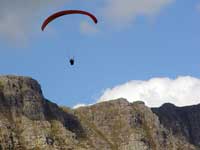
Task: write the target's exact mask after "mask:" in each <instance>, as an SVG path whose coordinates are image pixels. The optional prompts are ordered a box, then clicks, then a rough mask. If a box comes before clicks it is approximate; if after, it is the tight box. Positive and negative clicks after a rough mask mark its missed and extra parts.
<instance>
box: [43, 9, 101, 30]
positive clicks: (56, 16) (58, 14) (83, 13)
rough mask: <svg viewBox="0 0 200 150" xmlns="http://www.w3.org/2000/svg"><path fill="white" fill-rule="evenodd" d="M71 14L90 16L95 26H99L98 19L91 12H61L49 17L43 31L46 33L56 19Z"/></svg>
mask: <svg viewBox="0 0 200 150" xmlns="http://www.w3.org/2000/svg"><path fill="white" fill-rule="evenodd" d="M70 14H82V15H86V16H89V17H90V18H91V19H92V20H93V21H94V23H95V24H97V22H98V20H97V18H96V17H95V16H94V15H93V14H91V13H89V12H86V11H82V10H64V11H60V12H57V13H55V14H53V15H51V16H49V17H48V18H47V19H46V20H45V21H44V22H43V24H42V27H41V29H42V31H44V29H45V27H46V26H47V25H48V24H49V23H50V22H51V21H53V20H54V19H56V18H59V17H61V16H64V15H70Z"/></svg>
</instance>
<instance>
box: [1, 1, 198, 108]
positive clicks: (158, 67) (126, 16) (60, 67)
mask: <svg viewBox="0 0 200 150" xmlns="http://www.w3.org/2000/svg"><path fill="white" fill-rule="evenodd" d="M45 1H46V2H45ZM45 1H44V2H40V1H39V0H34V2H33V0H32V2H25V1H24V0H19V1H18V4H17V5H16V4H15V2H14V3H11V2H6V1H4V0H3V2H2V1H0V7H4V8H7V9H5V10H2V9H1V11H0V13H1V15H0V52H1V55H0V68H1V70H0V74H15V75H22V76H31V77H32V78H34V79H36V80H38V81H39V82H40V84H41V86H42V90H43V93H44V95H45V97H46V98H48V99H50V100H51V101H53V102H56V103H58V104H59V105H66V106H70V107H72V106H74V105H76V104H78V103H86V104H90V103H94V102H95V101H96V100H97V99H98V98H99V97H100V96H101V95H102V94H103V92H104V90H106V89H107V88H112V87H115V86H116V85H120V84H124V83H126V82H128V81H131V80H149V79H151V78H158V77H168V78H171V79H176V78H177V77H178V76H192V77H194V78H197V79H199V78H200V59H199V55H200V42H199V41H200V28H199V27H200V7H199V6H200V1H199V0H192V1H184V2H183V1H180V0H142V1H140V2H139V0H135V1H130V0H124V3H125V4H121V3H122V2H119V0H107V1H104V0H103V1H98V0H97V1H74V2H73V1H63V0H62V1H61V2H59V3H57V1H56V2H54V1H50V2H48V1H47V0H45ZM1 3H2V5H1ZM133 5H134V7H132V6H133ZM24 6H27V9H22V8H24ZM119 6H120V7H122V8H119ZM129 6H130V7H129ZM11 8H15V9H11ZM111 8H112V10H111ZM64 9H83V10H87V11H90V12H92V13H94V14H95V15H96V16H97V18H98V20H99V23H98V24H97V25H95V24H93V22H92V21H91V20H90V19H89V18H87V17H85V16H78V15H71V16H65V17H62V18H60V19H58V20H56V21H54V22H52V23H51V24H49V26H48V27H47V28H46V30H45V31H44V32H42V31H41V30H40V26H41V23H42V21H43V20H44V19H45V18H46V17H47V16H48V15H50V14H51V13H54V12H55V11H60V10H64ZM115 9H116V10H115ZM118 9H119V10H118ZM7 10H12V11H13V12H12V11H11V12H10V11H7ZM10 18H11V21H10V20H9V19H10ZM72 56H74V57H75V60H76V64H75V66H73V67H72V66H70V65H69V63H68V59H69V58H70V57H72Z"/></svg>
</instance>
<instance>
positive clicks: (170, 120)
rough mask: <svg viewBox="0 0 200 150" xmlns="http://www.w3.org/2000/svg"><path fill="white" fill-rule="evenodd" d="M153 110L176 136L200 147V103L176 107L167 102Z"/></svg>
mask: <svg viewBox="0 0 200 150" xmlns="http://www.w3.org/2000/svg"><path fill="white" fill-rule="evenodd" d="M152 111H153V112H154V113H155V114H156V115H157V116H158V117H159V120H160V122H161V123H162V124H163V125H164V126H165V128H167V129H169V130H171V131H172V133H173V134H174V135H175V136H176V137H179V138H182V139H184V140H186V141H188V142H189V143H191V144H193V145H195V146H198V147H200V105H194V106H186V107H176V106H175V105H173V104H170V103H167V104H164V105H163V106H161V107H160V108H152Z"/></svg>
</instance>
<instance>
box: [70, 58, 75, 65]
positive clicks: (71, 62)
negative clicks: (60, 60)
mask: <svg viewBox="0 0 200 150" xmlns="http://www.w3.org/2000/svg"><path fill="white" fill-rule="evenodd" d="M69 63H70V65H71V66H73V65H74V58H70V60H69Z"/></svg>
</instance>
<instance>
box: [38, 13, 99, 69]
mask: <svg viewBox="0 0 200 150" xmlns="http://www.w3.org/2000/svg"><path fill="white" fill-rule="evenodd" d="M71 14H81V15H85V16H88V17H90V18H91V19H92V20H93V22H94V23H95V24H97V23H98V20H97V18H96V17H95V16H94V15H93V14H91V13H89V12H87V11H83V10H64V11H59V12H57V13H54V14H52V15H50V16H49V17H48V18H47V19H45V21H44V22H43V24H42V26H41V30H42V31H44V29H45V28H46V26H47V25H48V24H49V23H50V22H52V21H53V20H55V19H57V18H59V17H61V16H64V15H71ZM74 62H75V60H74V58H70V59H69V63H70V65H71V66H73V65H74Z"/></svg>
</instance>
